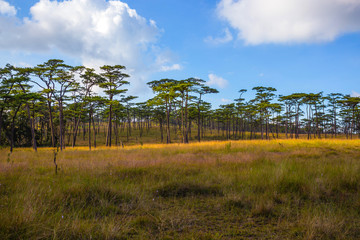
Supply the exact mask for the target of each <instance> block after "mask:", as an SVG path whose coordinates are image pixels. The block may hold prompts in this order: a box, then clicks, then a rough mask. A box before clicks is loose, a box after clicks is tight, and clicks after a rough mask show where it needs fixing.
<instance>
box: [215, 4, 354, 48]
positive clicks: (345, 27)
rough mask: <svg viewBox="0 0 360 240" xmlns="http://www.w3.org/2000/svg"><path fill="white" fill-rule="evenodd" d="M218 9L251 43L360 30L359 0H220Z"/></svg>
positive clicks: (327, 38)
mask: <svg viewBox="0 0 360 240" xmlns="http://www.w3.org/2000/svg"><path fill="white" fill-rule="evenodd" d="M217 12H218V14H219V16H220V17H221V18H223V19H225V20H226V21H227V22H229V24H230V25H231V26H232V27H233V28H235V29H237V30H238V31H239V34H238V38H239V39H242V40H244V41H245V43H246V44H253V45H256V44H262V43H303V42H305V43H309V42H324V41H331V40H334V39H335V38H336V37H338V36H340V35H342V34H345V33H349V32H356V31H360V1H359V0H315V1H314V0H221V1H220V2H219V4H218V6H217Z"/></svg>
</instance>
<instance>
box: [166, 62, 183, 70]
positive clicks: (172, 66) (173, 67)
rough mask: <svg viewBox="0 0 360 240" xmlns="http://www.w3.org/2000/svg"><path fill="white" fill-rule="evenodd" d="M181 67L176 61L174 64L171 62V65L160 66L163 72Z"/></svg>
mask: <svg viewBox="0 0 360 240" xmlns="http://www.w3.org/2000/svg"><path fill="white" fill-rule="evenodd" d="M181 69H182V67H181V65H180V64H178V63H175V64H173V65H171V66H162V67H161V71H163V72H167V71H174V70H181Z"/></svg>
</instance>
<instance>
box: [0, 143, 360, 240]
mask: <svg viewBox="0 0 360 240" xmlns="http://www.w3.org/2000/svg"><path fill="white" fill-rule="evenodd" d="M54 150H55V151H56V149H53V148H39V150H38V152H37V153H35V152H33V151H32V150H31V149H30V148H29V149H15V151H14V152H13V153H12V154H11V155H9V154H8V153H9V151H8V149H2V150H0V239H241V238H254V239H359V238H360V230H359V229H360V228H359V226H360V211H359V209H360V194H359V192H360V141H359V140H339V139H337V140H331V139H326V140H325V139H322V140H311V141H308V140H302V139H301V140H271V141H264V140H246V141H224V142H220V141H211V142H201V143H190V144H178V143H174V144H169V145H162V144H151V143H143V144H138V145H132V146H129V145H125V146H124V147H112V148H107V147H103V146H102V147H98V148H96V149H92V151H89V149H88V148H87V147H75V148H71V147H67V148H66V149H65V150H64V151H62V152H59V153H58V155H57V164H58V166H59V168H60V169H59V171H58V174H57V175H56V174H55V168H54V163H53V158H54Z"/></svg>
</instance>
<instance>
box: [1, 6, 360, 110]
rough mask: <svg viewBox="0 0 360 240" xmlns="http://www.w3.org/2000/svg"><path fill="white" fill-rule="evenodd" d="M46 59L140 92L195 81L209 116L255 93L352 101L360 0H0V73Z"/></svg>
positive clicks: (358, 70)
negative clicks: (106, 68)
mask: <svg viewBox="0 0 360 240" xmlns="http://www.w3.org/2000/svg"><path fill="white" fill-rule="evenodd" d="M51 58H57V59H63V60H64V61H65V62H66V63H67V64H70V65H74V66H75V65H85V66H87V67H93V68H97V67H99V66H101V65H104V64H108V65H114V64H120V65H124V66H126V68H127V70H126V73H128V74H129V75H130V76H131V77H130V79H129V81H130V83H131V85H130V86H129V94H132V95H137V96H140V98H139V101H144V100H146V99H147V98H149V97H151V96H152V92H151V90H150V89H149V88H148V87H147V85H146V82H149V81H152V80H159V79H162V78H172V79H178V80H180V79H187V78H190V77H196V78H201V79H203V80H205V81H206V82H207V84H208V85H209V86H212V87H214V88H217V89H218V90H219V91H220V93H219V94H216V95H212V96H208V97H207V99H206V100H208V101H210V102H211V103H212V104H213V106H214V107H217V106H219V105H220V104H227V103H230V102H231V101H233V99H235V98H238V91H239V90H240V89H247V90H248V92H247V93H246V94H245V95H243V96H244V97H246V98H247V99H250V98H251V97H253V96H254V91H252V90H251V89H252V88H253V87H256V86H266V87H270V86H271V87H275V88H276V89H277V90H278V91H277V94H279V95H286V94H291V93H295V92H306V93H311V92H313V93H317V92H321V91H323V92H324V94H328V93H335V92H339V93H343V94H350V95H353V96H359V95H360V94H359V93H360V85H359V80H360V0H317V1H313V0H196V1H194V0H182V1H179V0H151V1H150V0H122V1H115V0H114V1H105V0H67V1H60V0H57V1H56V0H52V1H50V0H26V1H24V0H0V67H2V66H5V64H6V63H10V64H13V65H15V66H35V65H36V64H40V63H43V62H45V61H47V60H48V59H51Z"/></svg>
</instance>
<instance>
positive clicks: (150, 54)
mask: <svg viewBox="0 0 360 240" xmlns="http://www.w3.org/2000/svg"><path fill="white" fill-rule="evenodd" d="M0 1H2V0H0ZM0 6H1V5H0ZM30 14H31V18H24V19H16V18H9V17H2V18H0V29H1V32H0V48H1V49H5V50H21V51H28V52H45V51H49V50H53V49H56V51H60V52H61V53H65V54H67V55H69V56H73V57H75V58H80V59H81V61H82V63H83V64H84V65H86V66H91V67H96V66H101V65H103V64H121V65H125V66H126V67H127V71H126V72H127V73H129V74H130V75H131V77H132V78H131V79H130V81H131V82H132V86H135V87H138V88H139V87H141V86H143V85H144V84H143V83H144V81H146V80H147V77H148V76H149V74H151V73H152V72H154V71H164V70H167V69H168V70H174V69H176V67H177V66H176V64H175V65H171V64H174V63H171V59H167V63H168V64H167V65H166V66H163V65H162V64H161V63H159V62H157V61H156V58H157V55H159V54H161V49H159V48H157V47H156V43H157V41H158V38H159V36H160V33H161V29H159V28H158V27H157V26H156V23H155V21H153V20H151V19H150V20H148V19H145V18H144V17H142V16H140V15H139V14H138V13H137V12H136V10H135V9H131V8H130V7H129V6H128V5H127V4H126V3H124V2H121V1H118V0H113V1H106V0H68V1H50V0H40V1H39V2H37V3H36V4H35V5H34V6H32V7H31V9H30ZM154 49H156V50H154ZM169 63H171V64H169ZM169 65H170V66H169Z"/></svg>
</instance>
